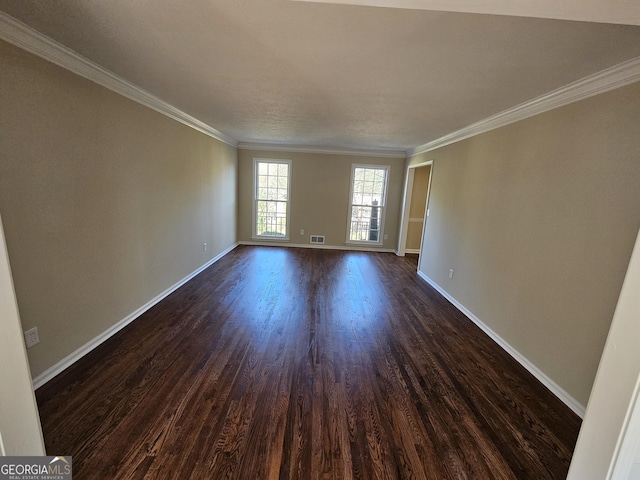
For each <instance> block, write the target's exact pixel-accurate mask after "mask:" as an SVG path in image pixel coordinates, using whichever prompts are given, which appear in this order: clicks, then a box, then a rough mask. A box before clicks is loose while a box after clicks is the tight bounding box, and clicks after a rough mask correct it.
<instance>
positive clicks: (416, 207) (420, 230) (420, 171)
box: [398, 161, 433, 257]
mask: <svg viewBox="0 0 640 480" xmlns="http://www.w3.org/2000/svg"><path fill="white" fill-rule="evenodd" d="M432 163H433V162H431V161H429V162H425V163H421V164H418V165H410V166H409V167H408V168H407V177H406V179H405V188H404V192H405V196H404V205H403V208H402V222H401V226H400V241H399V245H398V255H399V256H401V257H403V256H405V254H407V253H409V254H420V250H421V249H422V239H423V234H424V229H425V225H426V222H427V217H428V215H429V210H428V203H429V187H430V185H431V170H432V167H433V165H432Z"/></svg>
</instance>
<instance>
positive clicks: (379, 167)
mask: <svg viewBox="0 0 640 480" xmlns="http://www.w3.org/2000/svg"><path fill="white" fill-rule="evenodd" d="M357 168H365V169H375V170H384V191H383V192H382V202H383V204H382V205H379V207H380V216H379V217H378V221H379V228H378V240H377V241H376V240H351V216H352V214H353V207H354V206H360V204H355V203H353V187H354V183H355V175H356V169H357ZM390 172H391V165H370V164H361V163H353V164H351V181H350V186H349V206H348V209H347V240H346V242H345V243H346V244H349V245H371V246H380V247H381V246H382V245H383V244H384V222H385V219H386V216H387V215H386V212H387V193H388V190H389V173H390ZM362 206H365V205H362ZM366 206H370V205H366Z"/></svg>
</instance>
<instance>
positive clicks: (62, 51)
mask: <svg viewBox="0 0 640 480" xmlns="http://www.w3.org/2000/svg"><path fill="white" fill-rule="evenodd" d="M0 39H2V40H5V41H6V42H9V43H11V44H12V45H15V46H16V47H19V48H21V49H23V50H26V51H27V52H29V53H33V54H34V55H37V56H38V57H40V58H43V59H44V60H47V61H48V62H51V63H54V64H56V65H58V66H60V67H62V68H64V69H66V70H69V71H71V72H73V73H75V74H77V75H80V76H81V77H84V78H86V79H88V80H91V81H92V82H95V83H97V84H98V85H102V86H103V87H105V88H108V89H109V90H111V91H112V92H116V93H117V94H119V95H122V96H124V97H127V98H128V99H130V100H133V101H134V102H137V103H139V104H141V105H144V106H145V107H148V108H151V109H152V110H155V111H156V112H159V113H161V114H163V115H166V116H167V117H169V118H172V119H173V120H176V121H178V122H180V123H182V124H184V125H187V126H188V127H191V128H193V129H195V130H197V131H199V132H201V133H204V134H205V135H208V136H210V137H212V138H215V139H216V140H220V141H221V142H224V143H226V144H229V145H231V146H232V147H237V145H238V142H237V141H236V140H235V139H234V138H233V137H230V136H229V135H225V134H224V133H222V132H220V131H218V130H216V129H215V128H213V127H211V126H209V125H207V124H206V123H204V122H201V121H200V120H198V119H197V118H195V117H192V116H191V115H189V114H187V113H185V112H183V111H182V110H179V109H177V108H176V107H174V106H172V105H169V104H168V103H167V102H165V101H164V100H161V99H160V98H158V97H156V96H155V95H152V94H151V93H149V92H147V91H145V90H143V89H142V88H140V87H138V86H137V85H134V84H133V83H131V82H129V81H128V80H125V79H124V78H122V77H120V76H118V75H116V74H115V73H113V72H110V71H109V70H107V69H106V68H104V67H101V66H100V65H98V64H97V63H94V62H92V61H91V60H89V59H87V58H85V57H83V56H82V55H80V54H78V53H76V52H75V51H73V50H71V49H70V48H68V47H65V46H64V45H62V44H60V43H58V42H56V41H55V40H52V39H51V38H49V37H47V36H46V35H43V34H42V33H40V32H38V31H36V30H34V29H33V28H31V27H29V26H28V25H25V24H24V23H22V22H20V21H18V20H16V19H15V18H13V17H11V16H9V15H7V14H6V13H4V12H0Z"/></svg>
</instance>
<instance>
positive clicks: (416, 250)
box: [404, 248, 420, 255]
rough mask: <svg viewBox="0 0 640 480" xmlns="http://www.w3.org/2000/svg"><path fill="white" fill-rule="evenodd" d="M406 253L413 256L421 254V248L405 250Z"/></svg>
mask: <svg viewBox="0 0 640 480" xmlns="http://www.w3.org/2000/svg"><path fill="white" fill-rule="evenodd" d="M404 253H412V254H414V255H415V254H418V255H419V254H420V249H419V248H405V249H404Z"/></svg>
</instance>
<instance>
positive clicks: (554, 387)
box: [418, 270, 585, 418]
mask: <svg viewBox="0 0 640 480" xmlns="http://www.w3.org/2000/svg"><path fill="white" fill-rule="evenodd" d="M418 276H419V277H420V278H422V279H423V280H424V281H425V282H427V283H428V284H429V285H431V286H432V287H433V288H435V289H436V290H437V291H438V293H440V295H442V296H443V297H444V298H446V299H447V300H449V302H451V303H452V304H453V306H454V307H456V308H457V309H458V310H460V311H461V312H462V313H463V314H464V315H465V316H467V317H468V318H469V320H471V321H472V322H473V323H475V324H476V325H477V326H478V327H480V328H481V329H482V331H483V332H484V333H486V334H487V335H488V336H489V337H490V338H491V339H492V340H493V341H494V342H496V343H497V344H498V345H499V346H501V347H502V348H503V350H505V351H506V352H507V353H508V354H509V355H511V356H512V357H513V358H514V359H515V360H516V361H517V362H518V363H520V365H522V366H523V367H524V368H526V369H527V370H528V371H529V373H531V374H532V375H533V376H534V377H536V378H537V379H538V380H539V381H540V382H541V383H542V384H543V385H544V386H545V387H547V388H548V389H549V390H551V392H552V393H553V394H554V395H555V396H556V397H558V398H559V399H560V400H562V402H564V404H565V405H566V406H567V407H569V408H570V409H571V410H573V412H574V413H575V414H576V415H578V416H579V417H580V418H584V412H585V407H584V405H582V404H581V403H580V402H578V401H577V400H576V399H575V398H573V397H572V396H571V395H569V394H568V393H567V392H566V391H565V390H564V389H563V388H562V387H560V385H558V384H557V383H556V382H554V381H553V380H552V379H551V378H549V377H548V376H547V375H546V374H545V373H544V372H543V371H542V370H540V369H539V368H538V367H536V366H535V365H534V364H533V363H531V362H530V361H529V360H528V359H527V358H526V357H525V356H524V355H522V354H521V353H520V352H518V351H517V350H516V349H515V348H513V347H512V346H511V345H509V343H508V342H507V341H506V340H505V339H503V338H502V337H501V336H500V335H498V334H497V333H496V332H494V331H493V330H492V329H491V328H490V327H489V326H487V325H486V324H485V323H484V322H483V321H482V320H480V319H479V318H478V317H476V316H475V315H474V314H473V313H472V312H471V311H470V310H468V309H467V308H466V307H465V306H464V305H462V304H461V303H460V302H458V301H457V300H456V299H455V298H453V297H452V296H451V295H449V294H448V293H447V292H446V290H444V289H443V288H442V287H441V286H440V285H438V284H437V283H436V282H434V281H433V280H431V279H430V278H429V277H428V276H427V275H425V274H424V273H423V272H421V271H420V270H418Z"/></svg>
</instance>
